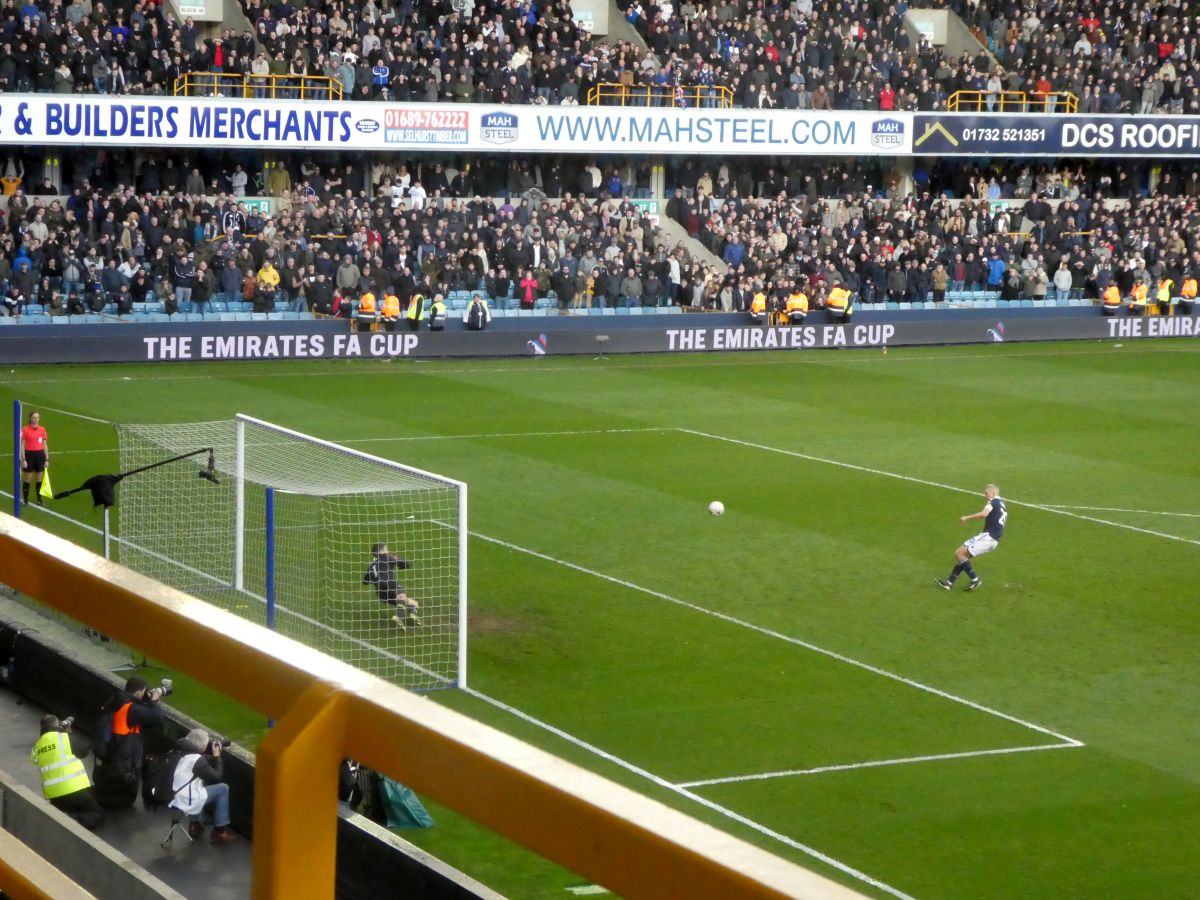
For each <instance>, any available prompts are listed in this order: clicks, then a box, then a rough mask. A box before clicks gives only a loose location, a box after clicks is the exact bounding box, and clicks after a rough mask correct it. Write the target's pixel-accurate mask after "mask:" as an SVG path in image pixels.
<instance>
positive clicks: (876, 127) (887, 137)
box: [871, 119, 904, 150]
mask: <svg viewBox="0 0 1200 900" xmlns="http://www.w3.org/2000/svg"><path fill="white" fill-rule="evenodd" d="M871 143H872V144H873V145H874V146H876V147H880V148H882V149H884V150H895V149H898V148H899V147H900V146H902V145H903V144H904V123H903V122H901V121H900V120H899V119H880V120H879V121H877V122H874V123H873V124H872V125H871Z"/></svg>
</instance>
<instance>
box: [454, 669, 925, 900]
mask: <svg viewBox="0 0 1200 900" xmlns="http://www.w3.org/2000/svg"><path fill="white" fill-rule="evenodd" d="M461 690H462V691H463V692H464V693H466V694H470V695H471V696H472V697H475V698H476V699H479V700H482V701H483V702H484V703H487V704H490V705H491V706H494V707H496V708H497V709H500V710H503V711H504V712H507V713H509V714H510V715H513V716H516V717H517V718H518V719H521V720H522V721H523V722H526V723H528V724H530V725H534V726H536V727H538V728H540V729H542V730H543V731H547V732H549V733H550V734H553V735H554V736H556V737H558V738H560V739H562V740H564V741H567V742H568V743H570V744H573V745H575V746H576V747H579V748H580V749H582V750H586V751H587V752H589V753H591V754H593V755H595V756H599V757H600V758H601V759H604V760H607V761H608V762H610V763H612V764H613V765H615V766H619V767H620V768H622V769H624V770H625V771H627V772H631V773H632V774H634V775H637V776H638V777H640V778H644V779H646V780H647V781H650V782H653V783H654V784H656V785H658V786H659V787H661V788H663V789H665V790H668V791H671V792H672V793H675V794H678V795H679V796H681V797H686V798H687V799H688V800H691V801H693V802H694V803H698V804H700V805H701V806H703V807H705V808H706V809H709V810H712V811H713V812H715V813H718V814H719V815H722V816H724V817H725V818H727V819H731V820H733V821H734V822H737V823H738V824H740V825H744V826H745V827H747V828H750V829H752V830H754V831H757V832H758V833H759V834H761V835H764V836H765V837H769V838H771V839H773V840H775V841H778V842H779V843H781V844H784V845H786V846H788V847H791V848H792V849H793V850H798V851H799V852H801V853H803V854H805V855H807V856H811V857H812V858H813V859H816V860H820V861H821V862H823V863H825V865H827V866H832V867H833V868H835V869H837V870H838V871H839V872H843V873H845V874H846V875H849V876H850V877H851V878H854V879H857V880H858V881H861V882H863V883H864V884H869V885H870V886H871V887H873V888H876V889H877V890H880V891H883V892H884V893H885V894H890V895H891V896H893V897H897V898H899V900H914V898H913V897H911V896H910V895H908V894H906V893H904V892H903V891H901V890H898V889H897V888H894V887H892V886H891V885H889V884H885V883H884V882H882V881H880V880H879V879H877V878H872V877H871V876H870V875H868V874H867V873H866V872H862V871H860V870H858V869H856V868H854V867H853V866H850V865H847V864H846V863H844V862H841V861H840V860H837V859H834V858H833V857H832V856H829V855H828V854H825V853H822V852H821V851H820V850H817V849H816V848H815V847H809V846H808V845H807V844H802V843H800V842H799V841H797V840H794V839H793V838H790V837H788V836H787V835H786V834H781V833H780V832H778V831H774V830H772V829H770V828H768V827H767V826H765V825H762V824H759V823H758V822H755V821H754V820H753V819H749V818H747V817H746V816H743V815H742V814H741V813H737V812H734V811H733V810H731V809H728V808H727V807H724V806H721V805H720V804H718V803H714V802H713V801H712V800H708V799H706V798H705V797H701V796H700V795H699V794H697V793H695V792H693V791H689V790H688V789H687V788H684V787H680V786H679V785H677V784H672V783H671V782H669V781H667V780H666V779H665V778H662V777H660V776H658V775H655V774H654V773H653V772H650V771H648V770H646V769H643V768H641V767H640V766H636V765H634V764H633V763H631V762H628V761H626V760H624V759H621V758H620V757H619V756H614V755H613V754H611V753H609V752H608V751H607V750H602V749H601V748H599V747H597V746H595V745H594V744H589V743H588V742H587V741H584V740H582V739H580V738H577V737H575V736H574V735H572V734H569V733H568V732H566V731H563V730H562V729H561V728H558V727H556V726H554V725H551V724H550V723H549V722H543V721H542V720H541V719H538V718H536V717H534V716H531V715H529V713H526V712H523V711H522V710H519V709H517V708H516V707H515V706H510V705H508V704H507V703H505V702H504V701H503V700H497V699H496V698H495V697H489V696H488V695H487V694H484V693H481V692H480V691H477V690H475V689H474V688H471V687H465V688H461Z"/></svg>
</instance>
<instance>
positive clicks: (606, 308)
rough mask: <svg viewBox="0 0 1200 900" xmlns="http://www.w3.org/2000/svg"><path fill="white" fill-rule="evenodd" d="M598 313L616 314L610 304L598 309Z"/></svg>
mask: <svg viewBox="0 0 1200 900" xmlns="http://www.w3.org/2000/svg"><path fill="white" fill-rule="evenodd" d="M600 314H601V315H603V316H615V315H616V314H617V311H616V310H615V309H613V308H612V307H611V306H606V307H604V309H602V310H600Z"/></svg>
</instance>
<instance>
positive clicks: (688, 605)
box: [470, 531, 1079, 744]
mask: <svg viewBox="0 0 1200 900" xmlns="http://www.w3.org/2000/svg"><path fill="white" fill-rule="evenodd" d="M470 534H471V537H474V538H478V539H479V540H481V541H487V542H488V543H491V544H496V545H497V546H500V547H506V548H507V549H509V550H514V551H516V552H517V553H524V554H526V555H528V556H532V557H535V558H537V559H542V560H545V561H546V562H551V563H554V564H555V565H559V566H563V567H564V568H567V569H572V570H574V571H576V572H581V573H583V574H584V575H591V576H592V577H593V578H599V579H601V580H603V581H607V582H608V583H609V584H615V585H617V586H619V587H623V588H627V589H629V590H631V591H637V592H639V593H642V594H646V595H647V596H649V597H655V598H657V599H659V600H665V601H666V602H668V603H673V604H675V605H676V606H681V607H683V608H684V609H690V610H692V611H694V612H698V613H703V614H704V615H706V616H712V617H713V618H714V619H720V620H721V621H722V622H728V623H729V624H731V625H738V626H740V627H742V628H746V629H748V630H750V631H755V632H757V633H759V634H761V635H765V636H766V637H770V638H775V639H776V640H780V641H786V642H787V643H789V644H793V645H794V646H797V647H803V648H804V649H805V650H811V651H812V652H813V653H820V654H821V655H822V656H827V657H829V658H830V659H836V660H837V661H838V662H843V663H846V664H847V665H851V666H854V667H855V668H859V669H863V670H865V671H867V672H871V673H873V674H875V675H880V676H882V677H884V678H889V679H891V680H892V681H898V682H900V683H901V684H906V685H908V686H909V687H913V688H916V689H917V690H919V691H925V692H926V693H928V694H933V695H934V696H935V697H941V698H942V699H943V700H950V701H953V702H954V703H961V704H962V705H963V706H969V707H970V708H971V709H974V710H978V711H979V712H983V713H987V714H988V715H991V716H995V717H996V718H998V719H1004V720H1006V721H1009V722H1013V723H1014V724H1017V725H1021V726H1023V727H1025V728H1028V729H1030V730H1031V731H1036V732H1038V733H1040V734H1045V735H1048V736H1050V737H1052V738H1057V739H1058V740H1060V741H1062V742H1063V743H1064V744H1078V743H1079V741H1076V740H1075V739H1074V738H1071V737H1067V736H1066V735H1065V734H1059V733H1058V732H1057V731H1051V730H1050V729H1049V728H1044V727H1043V726H1041V725H1035V724H1034V723H1033V722H1028V721H1026V720H1025V719H1019V718H1017V717H1016V716H1011V715H1009V714H1008V713H1004V712H1000V710H998V709H992V707H990V706H984V705H983V704H982V703H976V702H975V701H974V700H968V699H967V698H966V697H960V696H958V695H957V694H951V693H949V692H947V691H943V690H940V689H939V688H935V687H932V686H931V685H928V684H923V683H922V682H920V681H915V680H913V679H912V678H907V677H905V676H904V675H898V674H896V673H895V672H889V671H888V670H887V669H881V668H879V666H873V665H871V664H870V663H866V662H863V661H862V660H858V659H855V658H854V657H852V656H846V655H845V654H843V653H838V652H836V651H834V650H827V649H826V648H824V647H819V646H817V645H816V644H811V643H809V642H808V641H803V640H801V639H800V638H796V637H792V636H791V635H788V634H783V633H782V632H779V631H774V630H772V629H770V628H766V627H764V626H762V625H756V624H754V623H753V622H747V621H746V620H745V619H739V618H737V617H736V616H731V615H729V614H728V613H724V612H720V611H719V610H715V609H709V608H708V607H705V606H700V605H699V604H698V603H692V602H691V601H689V600H682V599H680V598H679V597H673V596H671V595H670V594H665V593H663V592H662V591H656V590H654V589H653V588H648V587H643V586H642V585H640V584H635V583H634V582H632V581H626V580H625V579H623V578H617V577H616V576H614V575H606V574H605V573H604V572H598V571H596V570H595V569H589V568H587V567H586V566H581V565H579V564H578V563H573V562H569V561H568V560H565V559H558V558H557V557H554V556H550V555H549V554H546V553H541V552H539V551H537V550H531V549H530V548H528V547H522V546H521V545H520V544H514V543H512V542H511V541H506V540H502V539H501V538H496V537H491V536H490V535H486V534H481V533H479V532H478V531H472V532H470Z"/></svg>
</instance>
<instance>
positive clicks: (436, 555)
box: [117, 416, 467, 689]
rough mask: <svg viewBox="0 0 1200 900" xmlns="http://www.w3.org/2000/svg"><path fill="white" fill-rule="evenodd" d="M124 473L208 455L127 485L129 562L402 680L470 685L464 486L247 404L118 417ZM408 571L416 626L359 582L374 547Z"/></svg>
mask: <svg viewBox="0 0 1200 900" xmlns="http://www.w3.org/2000/svg"><path fill="white" fill-rule="evenodd" d="M118 433H119V436H120V449H121V471H123V472H127V471H130V470H132V469H136V468H140V467H142V466H146V465H150V464H152V463H155V462H158V461H160V460H162V459H165V458H170V457H171V456H176V455H179V454H183V453H189V452H192V451H195V450H200V449H206V448H210V447H211V448H212V450H213V453H214V460H215V477H216V480H217V483H213V481H211V480H209V479H207V478H203V477H197V476H200V475H203V474H204V473H205V472H206V467H207V462H208V458H207V454H201V455H197V456H193V457H191V458H189V459H187V460H183V461H181V462H177V463H172V464H170V465H166V466H162V467H160V468H156V469H153V470H151V471H148V472H145V473H143V474H140V475H137V476H133V477H130V478H128V479H126V480H125V481H123V482H121V487H120V503H119V513H120V539H119V541H118V542H117V546H118V553H119V557H118V558H119V559H120V561H121V562H122V563H124V564H125V565H127V566H129V567H130V568H132V569H134V570H136V571H139V572H142V573H144V574H146V575H149V576H151V577H153V578H156V579H158V580H160V581H162V582H164V583H166V584H169V585H171V586H173V587H177V588H179V589H181V590H184V591H187V592H188V593H190V594H193V595H195V596H197V597H200V598H202V599H205V600H208V601H209V602H212V603H214V604H216V605H218V606H221V607H223V608H224V609H227V610H230V611H232V612H235V613H237V614H238V615H241V616H243V617H245V618H247V619H250V620H252V621H256V622H264V621H268V620H269V619H270V620H273V627H275V628H276V629H277V630H279V631H280V632H282V633H283V634H286V635H288V636H289V637H292V638H295V639H297V640H299V641H302V642H304V643H305V644H308V645H309V646H311V647H315V648H317V649H319V650H321V651H323V652H325V653H329V654H330V655H332V656H335V657H337V658H338V659H341V660H344V661H346V662H349V663H351V664H353V665H356V666H359V667H360V668H363V669H366V670H367V671H370V672H372V673H373V674H376V675H379V676H380V677H383V678H386V679H388V680H389V681H392V682H394V683H396V684H402V685H404V686H406V687H411V688H416V689H427V688H436V687H450V686H455V685H465V683H466V566H467V561H466V485H464V484H462V483H461V482H456V481H452V480H450V479H445V478H441V477H440V476H437V475H433V474H431V473H427V472H422V471H420V470H417V469H412V468H409V467H405V466H401V465H399V464H397V463H393V462H390V461H387V460H383V459H379V458H377V457H373V456H369V455H366V454H363V453H359V452H357V451H354V450H350V449H349V448H346V447H341V446H338V445H336V444H331V443H328V442H325V441H320V440H317V439H315V438H311V437H308V436H307V435H303V434H299V433H297V432H293V431H290V430H287V429H283V428H280V427H278V426H275V425H271V424H269V423H266V422H261V421H259V420H256V419H251V418H249V417H246V416H238V418H237V419H236V420H233V421H222V422H198V423H187V424H176V425H122V426H119V428H118ZM377 543H386V544H387V545H388V549H389V550H390V552H392V553H394V554H396V555H397V556H399V557H401V558H402V559H405V560H407V561H408V562H409V563H410V568H409V569H407V570H405V571H401V572H399V573H398V577H399V580H400V583H401V585H402V587H403V590H404V592H405V595H406V596H407V597H409V598H411V599H413V600H415V601H417V602H418V603H419V604H420V608H419V610H417V611H416V614H417V616H418V617H419V624H412V623H411V620H410V622H409V623H408V624H397V623H396V622H395V621H394V620H393V618H392V617H393V615H395V614H396V613H397V612H398V611H399V618H400V621H401V623H404V620H405V618H406V617H405V614H404V610H403V608H402V607H401V608H399V610H398V609H397V607H394V606H392V605H389V604H387V603H385V602H381V601H380V600H379V599H378V594H377V591H376V588H375V587H374V586H373V585H370V584H364V583H363V578H364V575H365V573H366V572H367V569H368V567H369V565H370V563H371V558H372V554H371V548H372V546H373V545H375V544H377Z"/></svg>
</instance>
